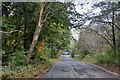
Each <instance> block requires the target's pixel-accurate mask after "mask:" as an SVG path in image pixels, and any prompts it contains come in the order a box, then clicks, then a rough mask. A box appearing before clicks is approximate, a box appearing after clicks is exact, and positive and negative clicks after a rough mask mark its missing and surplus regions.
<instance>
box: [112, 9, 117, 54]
mask: <svg viewBox="0 0 120 80" xmlns="http://www.w3.org/2000/svg"><path fill="white" fill-rule="evenodd" d="M114 15H115V14H114V10H113V16H112V37H113V39H112V41H113V50H114V53H116V41H115V27H114Z"/></svg>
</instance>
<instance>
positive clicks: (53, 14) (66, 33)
mask: <svg viewBox="0 0 120 80" xmlns="http://www.w3.org/2000/svg"><path fill="white" fill-rule="evenodd" d="M68 15H69V14H68V11H67V4H63V3H57V2H56V3H50V2H40V3H39V2H38V3H34V2H27V3H25V2H3V3H2V30H1V31H3V32H0V33H1V35H2V40H0V42H1V43H2V46H1V47H2V51H1V54H2V73H3V74H2V77H4V78H21V77H23V78H33V77H35V76H39V75H41V74H43V72H44V71H45V69H47V68H48V67H49V66H50V65H52V64H53V63H54V62H55V61H57V60H58V59H59V57H60V55H61V53H62V52H63V51H64V50H67V49H68V48H69V47H68V45H69V43H70V40H69V38H70V28H69V27H68V26H69V23H70V20H69V18H68ZM0 49H1V48H0Z"/></svg>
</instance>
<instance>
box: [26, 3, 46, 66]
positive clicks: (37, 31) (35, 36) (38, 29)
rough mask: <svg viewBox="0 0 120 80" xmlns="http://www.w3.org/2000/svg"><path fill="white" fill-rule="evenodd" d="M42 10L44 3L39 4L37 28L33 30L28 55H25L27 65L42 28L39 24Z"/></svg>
mask: <svg viewBox="0 0 120 80" xmlns="http://www.w3.org/2000/svg"><path fill="white" fill-rule="evenodd" d="M43 8H44V2H42V3H41V10H40V15H39V22H38V25H37V27H36V29H35V32H34V36H33V40H32V43H31V45H30V48H29V51H28V55H27V59H26V63H27V65H28V64H29V63H30V58H31V56H32V52H33V50H34V47H35V45H36V43H37V40H38V38H39V34H40V31H41V28H42V23H41V22H42V14H43Z"/></svg>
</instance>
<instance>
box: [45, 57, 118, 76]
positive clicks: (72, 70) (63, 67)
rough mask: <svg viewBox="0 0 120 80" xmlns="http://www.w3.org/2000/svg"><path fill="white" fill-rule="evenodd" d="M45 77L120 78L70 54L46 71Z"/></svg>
mask: <svg viewBox="0 0 120 80" xmlns="http://www.w3.org/2000/svg"><path fill="white" fill-rule="evenodd" d="M43 78H118V77H117V76H115V75H113V74H110V73H108V72H106V71H104V70H101V69H99V68H97V67H95V66H92V65H90V64H86V63H84V62H81V61H76V60H73V59H72V58H70V55H62V56H61V59H60V60H59V61H58V62H57V63H55V64H54V65H53V66H52V67H51V69H50V70H49V71H48V72H46V73H45V74H44V76H43Z"/></svg>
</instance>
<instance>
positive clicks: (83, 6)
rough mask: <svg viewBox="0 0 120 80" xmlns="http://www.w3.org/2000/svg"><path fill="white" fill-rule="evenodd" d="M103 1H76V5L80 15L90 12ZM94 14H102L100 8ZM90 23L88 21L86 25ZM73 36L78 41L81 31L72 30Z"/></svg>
mask: <svg viewBox="0 0 120 80" xmlns="http://www.w3.org/2000/svg"><path fill="white" fill-rule="evenodd" d="M100 1H103V0H74V4H75V5H76V6H75V8H76V11H77V12H78V13H80V14H83V13H84V12H85V13H86V12H88V11H89V10H91V9H92V5H93V4H95V3H97V2H100ZM94 13H100V8H97V9H96V10H95V11H94ZM89 23H90V21H87V22H86V23H85V25H88V24H89ZM71 32H72V36H73V37H74V38H75V39H76V40H78V39H79V30H76V29H71Z"/></svg>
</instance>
